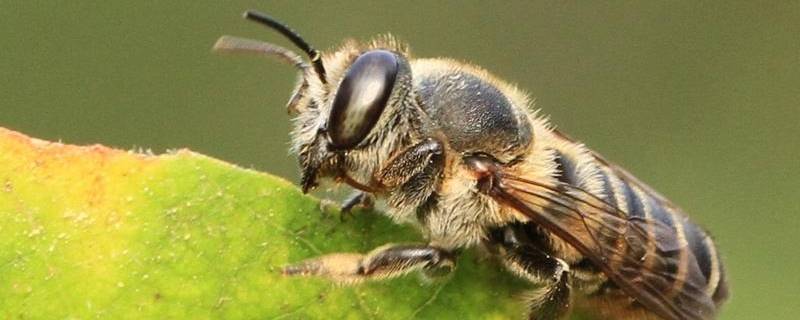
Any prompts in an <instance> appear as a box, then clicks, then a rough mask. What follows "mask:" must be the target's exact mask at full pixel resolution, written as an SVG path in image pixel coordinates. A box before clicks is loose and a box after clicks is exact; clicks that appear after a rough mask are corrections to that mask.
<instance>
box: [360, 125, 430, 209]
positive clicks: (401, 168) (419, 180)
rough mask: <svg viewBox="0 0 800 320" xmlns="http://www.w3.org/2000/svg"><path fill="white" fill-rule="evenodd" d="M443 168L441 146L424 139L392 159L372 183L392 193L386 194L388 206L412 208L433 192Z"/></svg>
mask: <svg viewBox="0 0 800 320" xmlns="http://www.w3.org/2000/svg"><path fill="white" fill-rule="evenodd" d="M443 166H444V155H443V147H442V144H441V143H439V141H436V140H435V139H432V138H428V139H425V140H423V141H421V142H419V143H417V144H416V145H414V146H412V147H410V148H408V149H406V150H403V151H401V152H400V153H398V154H397V155H395V156H394V157H393V158H392V159H390V160H389V163H388V164H387V165H386V166H384V167H383V168H381V169H380V171H379V172H378V174H377V175H376V176H375V180H377V182H379V183H380V184H382V185H383V186H385V187H387V188H389V189H395V190H396V192H391V193H390V194H389V196H388V199H387V200H388V202H389V204H391V205H393V206H407V207H415V206H418V205H420V204H422V203H423V202H424V201H425V200H426V199H427V198H428V196H430V194H431V193H432V192H433V191H434V190H435V188H436V183H437V181H438V179H439V176H440V175H441V172H442V169H443Z"/></svg>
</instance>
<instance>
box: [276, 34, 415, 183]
mask: <svg viewBox="0 0 800 320" xmlns="http://www.w3.org/2000/svg"><path fill="white" fill-rule="evenodd" d="M405 54H406V53H405V52H403V51H402V48H397V47H395V46H393V43H391V42H389V41H387V42H385V43H383V42H376V43H372V44H370V45H359V44H354V43H349V44H346V45H345V46H344V47H343V48H342V49H340V50H338V51H336V52H333V53H331V54H327V55H326V56H325V66H326V68H327V70H328V73H327V77H326V79H325V80H326V81H313V82H311V83H309V86H310V88H308V90H306V91H307V92H308V93H307V95H308V97H307V98H305V99H302V100H303V101H304V103H302V104H301V105H299V106H298V108H297V109H298V110H299V112H300V114H299V115H298V118H297V119H298V121H296V127H295V131H294V133H293V137H292V138H293V140H294V143H295V147H294V150H295V152H296V153H297V155H298V157H299V160H300V165H301V169H302V171H303V180H304V186H305V187H307V188H310V187H313V186H314V184H315V180H316V178H317V177H333V178H335V179H336V178H343V177H345V176H347V177H348V178H353V179H354V180H358V181H361V182H362V183H363V184H368V182H369V178H370V177H369V175H370V174H371V173H374V171H375V170H377V169H378V168H379V167H380V164H381V162H382V161H384V160H385V159H386V158H388V157H389V153H391V152H390V151H391V150H390V149H391V148H392V146H396V145H397V144H396V143H394V141H395V140H396V139H397V138H398V136H397V135H396V134H394V133H393V132H396V131H398V130H400V129H401V128H398V122H397V117H402V116H408V114H406V115H402V114H401V112H399V111H400V110H402V109H403V106H406V105H408V103H410V102H412V101H410V100H413V99H408V97H409V92H411V88H410V86H411V68H410V66H409V64H408V60H407V58H406V55H405ZM300 85H301V86H302V85H303V83H301V84H300ZM401 131H402V130H401Z"/></svg>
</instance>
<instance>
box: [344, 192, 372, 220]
mask: <svg viewBox="0 0 800 320" xmlns="http://www.w3.org/2000/svg"><path fill="white" fill-rule="evenodd" d="M374 205H375V198H374V197H373V196H372V194H369V193H367V192H364V191H356V192H355V193H353V194H352V195H350V196H349V197H347V199H345V200H344V201H343V202H342V216H344V215H345V214H350V213H351V212H352V210H353V208H355V207H362V208H365V209H372V207H373V206H374Z"/></svg>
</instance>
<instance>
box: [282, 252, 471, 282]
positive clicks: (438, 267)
mask: <svg viewBox="0 0 800 320" xmlns="http://www.w3.org/2000/svg"><path fill="white" fill-rule="evenodd" d="M455 259H456V256H455V254H453V253H451V252H449V251H446V250H444V249H442V248H438V247H433V246H430V245H422V244H412V245H397V244H389V245H384V246H381V247H379V248H377V249H375V250H372V251H371V252H369V253H367V254H365V255H363V254H359V253H334V254H329V255H324V256H321V257H316V258H312V259H309V260H305V261H302V262H300V263H298V264H294V265H290V266H288V267H285V268H284V269H283V274H284V275H288V276H320V277H324V278H327V279H330V280H333V281H335V282H339V283H356V282H361V281H363V280H375V279H387V278H395V277H398V276H401V275H404V274H407V273H409V272H412V271H416V270H423V271H425V272H432V273H441V272H442V271H444V272H447V271H451V270H452V269H453V268H454V267H455Z"/></svg>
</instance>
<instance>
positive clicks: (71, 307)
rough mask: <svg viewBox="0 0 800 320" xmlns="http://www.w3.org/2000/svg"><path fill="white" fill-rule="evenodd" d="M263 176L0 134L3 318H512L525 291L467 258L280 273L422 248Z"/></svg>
mask: <svg viewBox="0 0 800 320" xmlns="http://www.w3.org/2000/svg"><path fill="white" fill-rule="evenodd" d="M321 207H324V206H321V201H320V200H318V199H315V198H313V197H310V196H306V195H303V194H302V193H301V192H300V191H299V190H298V188H297V187H296V186H294V185H293V184H291V183H289V182H287V181H285V180H283V179H281V178H277V177H274V176H271V175H268V174H264V173H260V172H256V171H252V170H245V169H241V168H238V167H236V166H233V165H231V164H228V163H225V162H222V161H219V160H215V159H212V158H209V157H206V156H203V155H199V154H196V153H193V152H191V151H187V150H181V151H178V152H175V153H170V154H166V155H160V156H153V155H146V154H140V153H134V152H126V151H121V150H114V149H110V148H107V147H103V146H99V145H95V146H89V147H79V146H71V145H64V144H60V143H52V142H46V141H42V140H37V139H32V138H29V137H26V136H24V135H22V134H19V133H16V132H12V131H9V130H6V129H2V128H0V317H2V318H5V319H12V318H15V319H58V318H62V319H63V318H66V319H88V318H110V319H124V318H133V319H148V318H150V319H165V318H178V319H206V318H224V319H254V318H257V319H297V318H318V319H325V318H346V319H410V318H436V319H464V318H475V319H507V318H522V315H523V314H524V310H523V306H524V304H523V303H522V301H521V299H520V298H519V297H520V295H521V294H522V293H523V292H524V289H526V286H525V285H523V284H522V283H521V282H520V281H519V280H517V279H516V278H514V277H512V276H510V275H508V274H507V273H505V272H503V271H501V267H500V266H498V265H497V264H496V263H494V262H492V261H483V260H482V259H478V258H477V257H476V255H475V254H474V253H472V252H470V251H467V252H466V253H465V255H464V256H462V258H461V259H460V261H459V265H458V267H457V269H456V271H455V272H454V273H453V275H452V277H451V278H450V279H447V280H445V281H437V282H434V283H427V282H425V281H422V280H421V279H420V277H415V276H406V277H403V278H400V279H395V280H389V281H381V282H371V283H366V284H362V285H358V286H350V287H342V286H336V285H333V284H331V283H329V282H327V281H324V280H320V279H313V278H291V277H284V276H282V275H281V274H280V269H281V267H282V266H284V265H286V264H288V263H290V262H296V261H298V260H302V259H305V258H309V257H312V256H316V255H319V254H322V253H330V252H344V251H353V252H366V251H369V250H371V249H373V248H375V247H377V246H380V245H382V244H385V243H389V242H413V241H420V240H421V239H420V237H419V235H418V233H417V232H415V230H413V229H412V228H410V227H403V226H399V225H395V224H393V223H391V222H390V221H389V220H388V219H387V218H384V217H382V216H380V215H379V214H376V213H372V212H359V213H357V214H356V215H355V216H354V217H352V218H349V219H347V220H346V221H344V222H342V221H341V220H340V217H339V212H338V210H336V209H331V208H328V209H325V210H322V209H321Z"/></svg>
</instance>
